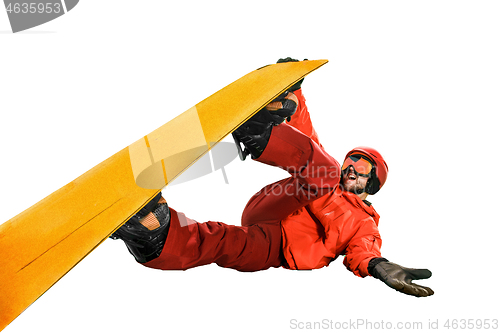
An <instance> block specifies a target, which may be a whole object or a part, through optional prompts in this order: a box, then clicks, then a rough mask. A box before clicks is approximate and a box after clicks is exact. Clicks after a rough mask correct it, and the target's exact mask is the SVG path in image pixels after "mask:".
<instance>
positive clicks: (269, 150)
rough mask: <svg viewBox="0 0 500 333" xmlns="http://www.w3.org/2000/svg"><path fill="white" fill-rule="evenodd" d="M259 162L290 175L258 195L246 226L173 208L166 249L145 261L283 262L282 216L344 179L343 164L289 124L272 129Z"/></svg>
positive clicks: (249, 267) (177, 264) (248, 265)
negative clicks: (197, 218)
mask: <svg viewBox="0 0 500 333" xmlns="http://www.w3.org/2000/svg"><path fill="white" fill-rule="evenodd" d="M257 161H259V162H262V163H266V164H269V165H273V166H278V167H281V168H283V169H285V170H287V171H288V172H289V173H290V175H291V177H289V178H286V179H283V180H281V181H278V182H276V183H273V184H270V185H268V186H266V187H264V188H263V189H262V190H261V191H260V192H258V193H257V194H255V195H254V196H253V197H252V198H251V199H250V201H249V202H248V204H247V206H246V207H245V210H244V211H243V214H242V221H241V226H235V225H228V224H224V223H221V222H205V223H198V222H196V221H194V220H191V219H189V218H188V217H186V216H185V215H184V214H183V213H179V212H176V211H175V210H174V209H172V208H171V209H170V210H171V220H170V230H169V233H168V237H167V240H166V242H165V246H164V248H163V251H162V253H161V255H160V256H159V257H158V258H156V259H153V260H151V261H149V262H147V263H145V264H144V265H145V266H147V267H151V268H158V269H166V270H178V269H181V270H185V269H189V268H192V267H196V266H201V265H206V264H211V263H216V264H217V265H219V266H222V267H228V268H233V269H236V270H239V271H257V270H264V269H268V268H270V267H279V266H281V265H282V264H283V255H282V247H281V225H280V222H281V220H283V219H284V218H285V217H287V216H288V215H290V214H291V213H293V212H294V211H296V210H297V209H299V208H301V207H303V206H305V205H307V204H308V203H309V202H311V201H313V200H315V199H317V198H319V197H321V196H323V195H325V194H326V193H328V192H329V191H331V190H333V189H334V187H335V186H336V185H337V184H338V182H339V179H340V166H339V164H338V163H337V161H336V160H335V159H333V158H332V157H331V156H330V155H328V154H327V153H326V152H325V151H324V150H323V148H322V147H321V146H319V145H318V144H317V143H316V142H314V141H313V140H312V139H310V138H309V137H308V136H307V135H304V134H303V133H302V132H300V131H299V130H297V129H295V128H294V127H292V126H289V125H287V124H281V125H279V126H276V127H274V128H273V130H272V134H271V138H270V140H269V143H268V145H267V147H266V149H265V150H264V152H263V154H262V155H261V156H260V157H259V158H258V159H257ZM332 175H334V176H332Z"/></svg>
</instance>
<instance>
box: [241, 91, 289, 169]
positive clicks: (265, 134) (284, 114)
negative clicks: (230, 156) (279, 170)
mask: <svg viewBox="0 0 500 333" xmlns="http://www.w3.org/2000/svg"><path fill="white" fill-rule="evenodd" d="M297 105H298V99H297V97H296V96H295V95H294V94H293V93H291V92H288V91H286V92H284V93H283V94H281V95H280V96H278V97H277V98H276V99H275V100H273V101H272V102H271V103H269V104H268V105H267V106H266V107H265V108H263V109H262V110H260V111H259V112H257V113H256V114H255V115H254V116H253V117H252V118H250V119H249V120H247V121H246V122H245V123H243V125H241V126H240V127H238V128H237V129H236V130H235V131H234V132H233V138H234V141H235V143H236V148H237V149H238V154H239V155H240V159H241V160H242V161H243V160H245V159H246V157H247V155H251V157H252V159H256V158H258V157H259V156H260V155H261V154H262V152H263V151H264V149H265V148H266V146H267V143H268V142H269V138H270V137H271V131H272V128H273V126H278V125H279V124H281V123H283V122H284V121H285V119H287V120H288V121H290V117H291V116H292V115H293V114H294V113H295V111H296V110H297ZM241 144H243V146H244V147H243V148H242V147H241Z"/></svg>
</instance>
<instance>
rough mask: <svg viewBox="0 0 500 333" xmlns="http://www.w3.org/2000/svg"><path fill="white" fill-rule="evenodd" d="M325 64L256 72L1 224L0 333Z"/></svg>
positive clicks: (274, 67) (298, 64)
mask: <svg viewBox="0 0 500 333" xmlns="http://www.w3.org/2000/svg"><path fill="white" fill-rule="evenodd" d="M326 62H327V61H326V60H314V61H301V62H288V63H280V64H274V65H270V66H266V67H263V68H260V69H258V70H255V71H253V72H251V73H249V74H247V75H245V76H243V77H242V78H240V79H238V80H237V81H235V82H233V83H231V84H230V85H228V86H227V87H225V88H223V89H221V90H220V91H218V92H216V93H215V94H213V95H212V96H210V97H208V98H207V99H205V100H203V101H202V102H200V103H198V104H196V106H194V107H192V108H191V109H189V110H187V111H185V112H184V113H182V114H181V115H179V116H178V117H176V118H174V119H173V120H171V121H169V122H168V123H166V124H165V125H163V126H161V127H160V128H158V129H157V130H155V131H153V132H151V133H150V134H148V135H146V136H145V137H143V138H141V139H139V140H138V141H136V142H135V143H133V144H131V145H130V146H129V147H127V148H125V149H123V150H121V151H119V152H118V153H116V154H115V155H113V156H111V157H110V158H108V159H107V160H105V161H104V162H102V163H100V164H99V165H97V166H95V167H94V168H92V169H91V170H89V171H87V172H86V173H84V174H83V175H81V176H80V177H78V178H77V179H75V180H74V181H72V182H70V183H69V184H67V185H66V186H64V187H62V188H61V189H59V190H57V191H55V192H54V193H52V194H51V195H49V196H48V197H46V198H45V199H43V200H41V201H40V202H38V203H37V204H35V205H34V206H32V207H30V208H28V209H27V210H25V211H24V212H22V213H20V214H19V215H17V216H16V217H14V218H12V219H11V220H9V221H7V222H5V223H3V224H2V225H0V330H2V329H3V328H5V327H6V326H7V325H8V324H9V323H10V322H11V321H12V320H14V319H15V318H16V317H17V316H18V315H19V314H21V312H23V311H24V310H25V309H26V308H27V307H28V306H29V305H30V304H31V303H33V302H34V301H35V300H36V299H37V298H38V297H40V296H41V295H42V294H43V293H44V292H45V291H47V290H48V289H49V288H50V287H51V286H52V285H54V284H55V283H56V282H57V281H58V280H59V279H60V278H62V277H63V276H64V275H65V274H66V273H67V272H68V271H69V270H70V269H71V268H73V267H74V266H75V265H76V264H78V262H80V260H82V259H83V258H84V257H85V256H86V255H88V254H89V253H90V252H91V251H92V250H93V249H94V248H96V247H97V246H98V245H99V244H100V243H102V242H103V241H104V240H105V239H106V238H108V237H109V235H110V234H111V233H113V232H114V231H115V230H116V229H118V228H119V227H120V226H121V225H122V224H123V223H125V221H127V220H128V219H129V218H130V217H131V216H132V215H134V214H135V213H136V212H137V211H138V210H139V209H141V208H142V207H143V206H144V205H145V204H146V203H147V202H148V201H149V200H150V199H151V198H153V197H154V196H155V195H156V194H157V193H158V192H160V190H161V189H162V188H163V187H164V186H165V185H167V184H168V183H169V182H171V181H172V180H174V179H175V178H176V177H177V176H179V175H180V174H181V173H182V172H183V171H184V170H186V169H187V168H189V166H190V165H192V164H193V163H195V162H196V161H197V160H198V159H199V158H200V157H202V156H203V155H204V154H205V153H206V152H207V151H208V150H210V149H211V148H212V147H213V146H214V145H215V144H216V143H218V142H220V141H221V140H222V139H223V138H224V137H226V136H227V135H228V134H230V133H231V132H233V131H234V130H235V129H236V128H238V127H239V126H240V125H241V124H242V123H243V122H245V121H246V120H247V119H249V118H250V117H251V116H252V115H254V114H255V113H256V112H257V111H258V110H260V109H262V108H263V107H264V106H265V105H267V104H268V103H269V102H270V101H272V100H273V99H274V98H275V97H277V96H278V95H279V94H281V93H283V92H284V91H285V90H286V89H287V88H289V87H291V86H292V85H293V84H294V83H296V82H297V81H299V80H300V79H301V78H303V77H304V76H305V75H307V74H309V73H310V72H312V71H313V70H315V69H317V68H319V67H320V66H322V65H323V64H325V63H326Z"/></svg>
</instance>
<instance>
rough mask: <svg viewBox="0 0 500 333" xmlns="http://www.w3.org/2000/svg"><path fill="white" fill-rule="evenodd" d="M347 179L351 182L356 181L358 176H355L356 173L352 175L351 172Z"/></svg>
mask: <svg viewBox="0 0 500 333" xmlns="http://www.w3.org/2000/svg"><path fill="white" fill-rule="evenodd" d="M347 179H349V180H356V175H355V174H354V173H352V172H351V173H349V174H348V175H347Z"/></svg>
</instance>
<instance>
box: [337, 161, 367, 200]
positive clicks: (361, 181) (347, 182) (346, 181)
mask: <svg viewBox="0 0 500 333" xmlns="http://www.w3.org/2000/svg"><path fill="white" fill-rule="evenodd" d="M368 179H369V177H366V176H361V175H359V174H358V175H357V174H356V173H355V172H354V168H353V167H352V166H350V167H349V169H348V170H345V171H344V177H342V185H343V186H344V190H345V191H348V192H352V193H356V194H361V193H363V192H364V189H365V187H366V183H367V182H368Z"/></svg>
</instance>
